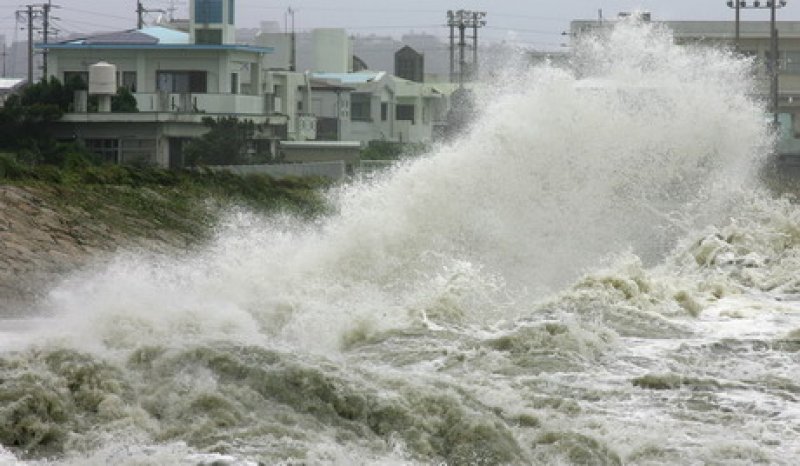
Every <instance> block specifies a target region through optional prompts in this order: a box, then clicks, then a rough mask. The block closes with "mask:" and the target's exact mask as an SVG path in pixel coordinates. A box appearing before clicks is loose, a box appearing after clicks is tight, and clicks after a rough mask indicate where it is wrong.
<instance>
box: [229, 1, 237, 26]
mask: <svg viewBox="0 0 800 466" xmlns="http://www.w3.org/2000/svg"><path fill="white" fill-rule="evenodd" d="M235 14H236V7H235V5H234V2H233V0H228V24H233V23H234V15H235Z"/></svg>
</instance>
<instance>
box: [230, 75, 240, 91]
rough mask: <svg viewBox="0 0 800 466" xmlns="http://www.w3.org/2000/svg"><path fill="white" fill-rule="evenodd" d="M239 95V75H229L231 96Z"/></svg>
mask: <svg viewBox="0 0 800 466" xmlns="http://www.w3.org/2000/svg"><path fill="white" fill-rule="evenodd" d="M238 93H239V73H231V94H238Z"/></svg>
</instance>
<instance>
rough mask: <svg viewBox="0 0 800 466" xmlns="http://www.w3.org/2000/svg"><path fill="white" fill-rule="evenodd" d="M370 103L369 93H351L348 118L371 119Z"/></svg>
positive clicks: (357, 119)
mask: <svg viewBox="0 0 800 466" xmlns="http://www.w3.org/2000/svg"><path fill="white" fill-rule="evenodd" d="M370 103H371V102H370V94H366V93H358V92H356V93H353V94H352V96H351V97H350V119H351V120H352V121H372V116H371V115H370Z"/></svg>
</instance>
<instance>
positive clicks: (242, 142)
mask: <svg viewBox="0 0 800 466" xmlns="http://www.w3.org/2000/svg"><path fill="white" fill-rule="evenodd" d="M203 123H205V124H206V126H208V127H209V128H210V130H209V131H208V132H207V133H206V134H204V135H203V136H201V137H199V138H197V139H194V140H192V141H191V142H189V143H188V144H187V145H186V146H185V147H184V149H183V153H184V156H185V159H186V163H187V165H190V166H194V165H236V164H241V163H245V162H246V161H247V147H248V143H249V141H251V140H252V139H253V136H254V135H255V132H256V129H257V126H256V124H255V123H253V122H252V121H249V120H248V121H239V120H237V119H236V118H233V117H225V118H220V119H217V120H215V119H213V118H204V119H203Z"/></svg>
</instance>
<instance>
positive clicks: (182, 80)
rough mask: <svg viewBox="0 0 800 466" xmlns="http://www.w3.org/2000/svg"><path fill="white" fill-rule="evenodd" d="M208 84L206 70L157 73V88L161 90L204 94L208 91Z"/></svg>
mask: <svg viewBox="0 0 800 466" xmlns="http://www.w3.org/2000/svg"><path fill="white" fill-rule="evenodd" d="M206 86H207V83H206V72H205V71H158V72H157V73H156V88H157V89H158V90H159V91H164V92H174V93H184V92H194V93H200V94H204V93H206V92H207V87H206Z"/></svg>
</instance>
